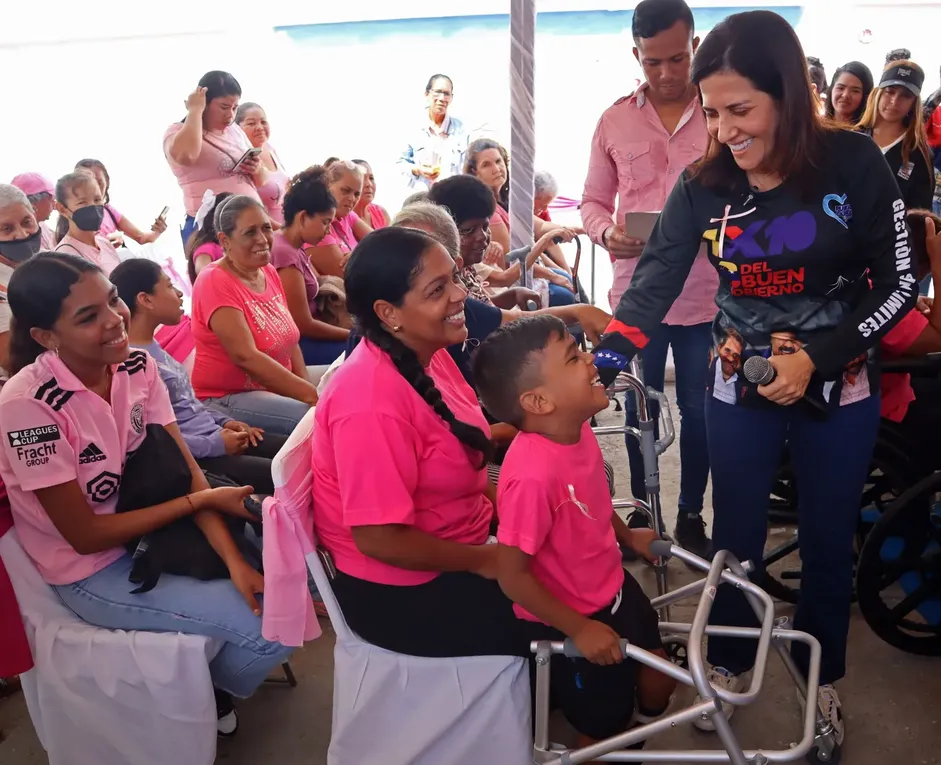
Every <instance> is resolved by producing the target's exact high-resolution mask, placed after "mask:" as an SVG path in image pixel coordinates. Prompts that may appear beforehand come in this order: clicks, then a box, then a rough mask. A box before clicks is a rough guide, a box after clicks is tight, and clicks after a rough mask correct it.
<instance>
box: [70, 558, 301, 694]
mask: <svg viewBox="0 0 941 765" xmlns="http://www.w3.org/2000/svg"><path fill="white" fill-rule="evenodd" d="M131 566H132V559H131V556H130V555H125V556H123V557H121V558H119V559H118V560H116V561H115V562H114V563H112V564H111V565H110V566H108V567H106V568H104V569H102V570H101V571H99V572H98V573H97V574H92V575H91V576H90V577H88V578H87V579H82V580H81V581H79V582H75V583H74V584H66V585H59V586H57V587H56V588H55V590H56V592H57V593H58V595H59V598H60V599H61V600H62V602H63V603H64V604H65V605H66V606H67V607H68V608H69V609H71V610H72V611H73V612H74V613H75V615H76V616H78V618H79V619H81V620H82V621H84V622H87V623H88V624H93V625H95V626H97V627H104V628H105V629H117V630H143V631H146V632H182V633H184V634H188V635H205V636H206V637H210V638H214V639H215V640H219V641H222V642H223V646H222V650H221V651H220V652H219V653H218V654H217V655H216V657H215V658H214V659H213V660H212V661H211V662H210V663H209V672H210V674H211V676H212V682H213V685H214V686H215V687H216V688H219V689H220V690H223V691H226V692H227V693H231V694H232V695H233V696H237V697H239V698H245V697H247V696H251V694H252V693H253V692H254V691H255V689H256V688H258V686H259V685H261V684H262V683H263V682H264V681H265V678H266V677H268V675H269V674H270V673H271V671H272V670H273V669H275V668H276V667H278V666H280V665H281V664H283V663H284V662H285V661H287V660H288V657H290V655H291V653H292V651H293V650H294V649H293V648H289V647H287V646H283V645H281V644H280V643H272V642H269V641H267V640H265V639H264V638H263V637H262V636H261V617H260V616H255V614H253V613H252V611H251V609H250V608H249V607H248V604H247V603H246V602H245V599H244V598H243V597H242V596H241V594H240V593H239V591H238V590H236V589H235V586H234V585H233V584H232V582H231V581H230V580H229V579H216V580H213V581H210V582H203V581H200V580H198V579H190V578H189V577H183V576H171V575H170V574H163V575H162V576H161V577H160V580H159V581H158V582H157V586H156V587H154V589H152V590H150V591H149V592H141V593H138V594H136V595H135V594H132V593H131V590H132V589H134V587H133V585H132V584H131V583H130V581H128V575H129V574H130V573H131Z"/></svg>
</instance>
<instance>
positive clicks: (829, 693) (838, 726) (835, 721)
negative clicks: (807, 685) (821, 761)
mask: <svg viewBox="0 0 941 765" xmlns="http://www.w3.org/2000/svg"><path fill="white" fill-rule="evenodd" d="M797 698H798V700H799V701H800V705H801V717H803V716H804V697H803V696H801V695H800V692H798V694H797ZM817 709H819V710H820V714H821V716H822V717H823V719H824V720H826V721H827V722H829V723H830V725H831V726H833V737H834V741H835V742H836V745H837V746H843V736H844V734H845V732H846V729H845V726H844V725H843V705H842V704H840V697H839V695H838V694H837V692H836V688H834V687H833V686H832V685H821V686H820V687H819V688H818V689H817Z"/></svg>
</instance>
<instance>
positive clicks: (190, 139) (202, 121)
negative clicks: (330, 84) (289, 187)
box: [163, 71, 267, 244]
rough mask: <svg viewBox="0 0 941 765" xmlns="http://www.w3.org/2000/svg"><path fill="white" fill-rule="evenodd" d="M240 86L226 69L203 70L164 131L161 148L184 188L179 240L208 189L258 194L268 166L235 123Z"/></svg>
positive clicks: (190, 229)
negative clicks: (180, 113) (182, 110)
mask: <svg viewBox="0 0 941 765" xmlns="http://www.w3.org/2000/svg"><path fill="white" fill-rule="evenodd" d="M241 97H242V86H241V85H239V83H238V80H236V79H235V78H234V77H233V76H232V75H231V74H229V73H228V72H219V71H213V72H207V73H206V74H204V75H203V76H202V77H201V78H200V80H199V84H198V85H197V86H196V90H194V91H193V92H192V93H190V94H189V97H188V98H187V99H186V117H184V118H183V120H182V122H175V123H174V124H172V125H170V127H168V128H167V131H166V133H164V135H163V153H164V155H165V156H166V158H167V162H168V163H169V165H170V169H171V170H172V171H173V174H174V175H175V176H176V179H177V182H178V183H179V184H180V188H181V189H182V190H183V200H184V203H185V205H186V222H185V223H184V224H183V243H184V244H185V243H186V241H187V240H188V239H189V238H190V234H192V233H193V229H194V228H195V227H196V211H197V210H198V209H199V205H200V204H201V203H202V198H203V194H204V193H205V191H206V189H212V191H213V192H214V193H216V194H219V193H221V192H223V191H228V192H230V193H232V194H244V195H246V196H249V197H252V198H253V199H260V197H259V196H258V190H257V187H259V186H264V185H265V183H266V181H267V170H266V169H265V167H264V165H262V163H261V160H260V159H259V157H258V156H257V155H255V156H251V155H246V152H247V151H248V150H249V149H251V148H252V144H251V142H250V141H249V140H248V137H247V136H246V135H245V133H244V132H243V131H242V128H240V127H239V126H238V125H236V124H234V123H235V111H236V109H238V105H239V99H240V98H241Z"/></svg>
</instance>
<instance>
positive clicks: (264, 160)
mask: <svg viewBox="0 0 941 765" xmlns="http://www.w3.org/2000/svg"><path fill="white" fill-rule="evenodd" d="M235 124H236V125H238V126H239V127H240V128H242V130H243V131H245V135H246V136H248V140H249V141H251V142H252V146H254V147H255V148H256V149H261V155H260V156H261V164H262V166H263V167H264V168H265V170H267V171H268V172H267V175H266V176H265V183H264V185H262V186H259V187H258V196H259V197H261V203H262V204H263V205H264V206H265V209H266V210H267V211H268V217H269V218H271V222H272V223H273V224H274V226H275V228H280V227H281V226H283V225H284V214H283V213H282V212H281V205H282V203H283V202H284V191H285V189H286V188H287V185H288V181H289V180H290V179H291V176H290V175H289V174H288V172H287V171H286V170H285V169H284V165H283V164H282V163H281V157H279V156H278V152H276V151H275V150H274V146H272V145H271V143H270V139H271V125H270V124H269V123H268V115H267V114H265V110H264V109H262V108H261V107H260V106H259V105H258V104H255V103H252V102H251V101H246V102H245V103H244V104H241V105H240V106H239V108H238V111H237V112H236V113H235Z"/></svg>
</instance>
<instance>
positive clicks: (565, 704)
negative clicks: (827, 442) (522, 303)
mask: <svg viewBox="0 0 941 765" xmlns="http://www.w3.org/2000/svg"><path fill="white" fill-rule="evenodd" d="M474 379H475V381H476V383H477V390H478V392H479V393H480V397H481V400H482V401H483V404H484V406H485V407H486V408H487V410H488V411H490V412H491V413H492V414H493V415H494V416H495V417H497V418H499V419H500V420H502V421H503V422H508V423H510V424H512V425H514V426H515V427H517V428H518V429H519V430H520V433H519V435H517V436H516V438H515V439H514V441H513V443H512V444H511V446H510V448H509V451H508V452H507V455H506V459H505V460H504V462H503V468H502V471H501V473H500V484H499V487H498V492H497V509H498V514H499V518H500V525H499V529H498V531H497V540H498V541H499V543H500V548H499V554H498V560H499V581H500V586H501V587H502V588H503V591H504V592H505V593H506V595H507V596H508V597H509V598H510V599H511V600H513V601H514V603H515V605H514V609H515V611H516V615H517V617H518V618H519V619H523V620H526V621H529V622H531V623H532V639H533V640H562V639H564V638H565V637H566V636H567V637H570V638H572V639H573V640H574V642H575V645H576V646H577V647H578V649H579V650H580V651H581V653H582V654H583V656H584V657H585V659H577V660H575V661H566V660H563V659H557V660H555V661H554V662H553V663H552V684H551V690H552V698H551V703H552V705H553V706H554V707H557V708H560V709H561V710H562V712H563V713H564V714H565V716H566V718H567V719H568V721H569V722H570V723H571V725H572V726H573V727H574V728H575V729H576V731H578V733H579V735H580V738H581V741H580V742H579V745H585V744H586V743H588V742H590V741H596V740H600V739H604V738H609V737H611V736H615V735H617V734H619V733H622V732H623V731H625V730H626V729H627V728H628V727H629V725H630V723H631V720H632V716H633V715H634V708H635V693H636V697H637V712H638V715H637V719H638V720H642V719H643V718H644V717H654V716H659V715H661V714H662V713H663V712H664V711H665V709H666V707H667V704H668V703H669V701H670V696H671V694H672V692H673V689H674V687H675V682H674V681H673V680H672V679H671V678H669V677H667V676H666V675H663V674H661V673H659V672H657V671H655V670H653V669H651V668H649V667H645V666H642V665H638V664H636V663H635V662H633V661H630V660H627V661H625V659H624V656H623V654H622V653H621V648H620V640H621V639H622V638H626V639H627V640H629V641H630V642H631V643H632V644H634V645H636V646H638V647H640V648H644V649H646V650H648V651H652V652H654V653H656V654H658V655H659V656H662V657H664V658H665V657H666V653H665V651H664V650H663V644H662V642H661V640H660V632H659V629H658V627H657V614H656V612H655V611H654V610H653V608H652V607H651V605H650V601H649V599H648V598H647V596H646V595H645V594H644V592H643V590H642V589H641V588H640V585H639V584H638V583H637V582H636V581H635V580H634V578H633V577H632V576H631V575H630V574H628V573H626V572H625V571H624V569H623V568H622V566H621V552H620V549H619V548H618V542H620V543H621V544H622V545H624V546H625V547H629V548H631V549H633V550H635V551H636V552H638V553H639V554H641V555H643V556H645V557H647V558H650V557H651V553H650V549H649V548H650V542H651V541H652V540H653V539H654V538H655V537H654V534H653V531H651V530H650V529H630V528H628V527H627V525H626V524H625V523H624V522H623V521H622V520H621V519H620V518H619V517H618V516H617V515H616V514H615V512H614V508H613V505H612V503H611V495H610V493H609V491H608V482H607V478H606V476H605V472H604V462H603V460H602V455H601V448H600V447H599V446H598V441H597V439H596V438H595V435H594V433H592V431H591V427H590V425H589V420H590V419H591V417H592V416H593V415H595V414H597V413H598V412H600V411H602V410H604V409H605V408H607V406H608V398H607V394H606V393H605V388H604V386H603V385H602V384H601V382H600V381H599V379H598V371H597V370H596V369H595V366H594V364H593V361H592V356H591V354H588V353H583V352H582V351H580V350H579V349H578V347H577V346H576V344H575V340H574V338H573V337H572V336H571V335H570V334H569V333H568V332H567V331H566V329H565V325H564V324H563V323H562V322H561V321H559V320H558V319H556V318H554V317H551V316H539V317H533V318H529V319H522V320H520V321H517V322H513V323H512V324H508V325H506V326H504V327H501V328H500V329H498V330H497V331H496V332H494V333H493V334H491V335H490V336H489V337H488V338H487V339H486V340H485V341H484V342H483V343H482V344H481V346H480V348H479V349H478V351H477V353H476V356H475V359H474Z"/></svg>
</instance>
